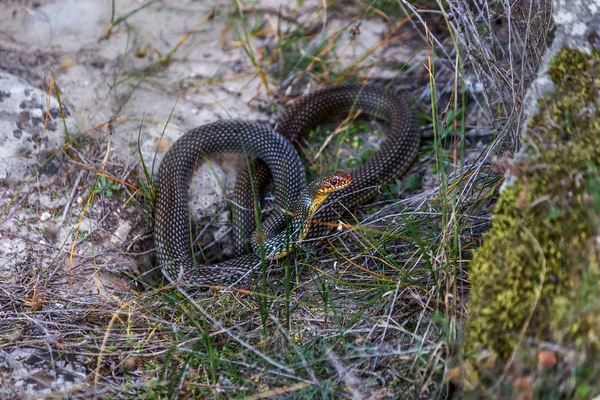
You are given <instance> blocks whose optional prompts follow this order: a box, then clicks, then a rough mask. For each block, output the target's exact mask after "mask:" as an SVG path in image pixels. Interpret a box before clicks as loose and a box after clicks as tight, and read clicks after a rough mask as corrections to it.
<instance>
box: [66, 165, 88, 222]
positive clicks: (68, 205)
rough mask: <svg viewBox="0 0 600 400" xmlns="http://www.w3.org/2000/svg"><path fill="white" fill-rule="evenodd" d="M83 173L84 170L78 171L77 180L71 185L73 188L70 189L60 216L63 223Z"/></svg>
mask: <svg viewBox="0 0 600 400" xmlns="http://www.w3.org/2000/svg"><path fill="white" fill-rule="evenodd" d="M84 172H85V170H81V171H79V174H77V178H76V179H75V184H74V185H73V188H72V189H71V194H70V195H69V198H68V199H67V204H65V208H64V209H63V213H62V215H61V220H62V221H64V220H65V218H66V217H67V213H68V212H69V209H70V208H71V204H72V203H73V199H74V198H75V192H77V187H78V186H79V182H81V178H82V177H83V173H84Z"/></svg>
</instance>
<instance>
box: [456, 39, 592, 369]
mask: <svg viewBox="0 0 600 400" xmlns="http://www.w3.org/2000/svg"><path fill="white" fill-rule="evenodd" d="M548 74H549V76H550V77H551V79H552V80H553V82H554V84H555V86H556V90H555V92H554V93H552V94H551V95H548V96H547V97H546V98H545V99H543V100H541V101H539V103H538V107H539V112H538V114H537V115H535V116H534V117H532V118H531V119H530V122H529V125H528V135H527V138H526V139H525V141H524V145H525V146H526V147H525V149H526V150H525V157H522V158H520V159H519V161H516V162H515V164H514V165H513V168H512V170H511V172H512V174H513V175H514V178H515V180H514V184H513V185H512V186H511V187H509V188H507V189H506V190H504V191H503V192H502V194H501V195H500V199H499V201H498V204H497V206H496V210H495V214H494V217H493V225H492V229H491V230H490V232H488V234H487V235H486V236H485V239H484V244H483V246H482V247H481V248H480V249H479V250H478V251H477V252H476V253H475V255H474V258H473V261H472V263H471V269H470V278H471V282H472V300H471V303H470V306H469V319H468V321H467V324H466V332H465V341H464V343H463V355H464V357H465V358H466V359H472V360H475V359H477V355H478V354H481V351H483V350H486V351H490V350H491V351H492V352H493V353H495V354H496V355H497V356H499V357H500V358H501V359H507V358H508V357H510V356H511V355H512V354H513V352H515V350H516V349H517V348H519V346H521V347H523V346H525V345H526V342H527V343H536V342H538V340H539V341H551V342H557V343H560V344H562V345H566V346H567V347H568V348H571V349H575V350H576V351H591V352H593V353H595V352H599V351H600V341H599V340H598V337H597V336H596V335H597V334H596V332H600V305H598V304H597V303H598V302H597V298H598V297H597V296H598V294H599V293H600V288H599V286H598V285H599V283H598V282H600V279H599V278H600V274H599V273H598V257H597V248H598V243H597V238H598V237H599V236H598V235H599V233H600V232H599V231H600V229H599V228H600V224H599V215H598V211H599V210H600V185H599V184H600V174H599V170H600V122H599V121H600V111H599V107H598V99H599V89H598V88H599V87H600V82H599V80H598V78H597V77H599V76H600V57H599V55H598V54H597V53H594V54H592V55H591V56H588V55H585V54H582V53H579V52H577V51H573V50H569V49H567V48H563V49H562V50H561V51H560V52H559V53H558V54H557V55H556V56H555V57H554V58H553V61H552V63H551V65H550V66H549V71H548ZM524 329H525V331H524V332H525V337H526V338H527V339H528V340H527V341H522V340H521V334H522V332H523V330H524ZM531 339H533V340H531ZM536 339H537V340H536ZM530 361H531V363H532V364H533V366H535V364H534V363H536V362H537V361H536V360H530Z"/></svg>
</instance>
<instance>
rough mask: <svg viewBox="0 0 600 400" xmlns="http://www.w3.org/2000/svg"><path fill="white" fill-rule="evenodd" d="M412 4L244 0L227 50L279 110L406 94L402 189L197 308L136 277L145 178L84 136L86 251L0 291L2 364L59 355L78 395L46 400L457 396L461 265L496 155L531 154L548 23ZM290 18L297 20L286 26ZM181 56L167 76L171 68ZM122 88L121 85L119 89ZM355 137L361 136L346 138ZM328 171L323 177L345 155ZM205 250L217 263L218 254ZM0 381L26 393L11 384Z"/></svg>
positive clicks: (11, 211)
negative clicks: (360, 83) (332, 92)
mask: <svg viewBox="0 0 600 400" xmlns="http://www.w3.org/2000/svg"><path fill="white" fill-rule="evenodd" d="M149 3H153V2H149ZM417 3H418V4H414V5H411V4H410V3H409V2H405V1H400V0H398V1H374V2H371V3H370V4H366V3H363V2H362V1H355V2H353V3H351V4H344V5H342V4H332V5H331V7H330V9H329V10H328V11H327V12H325V11H324V10H323V9H322V8H321V7H320V6H319V7H316V8H315V9H312V10H310V11H307V12H303V13H292V12H291V11H280V10H270V9H259V8H256V9H252V8H246V7H242V6H241V4H240V3H236V4H234V5H231V10H232V15H231V17H230V18H229V19H228V22H227V24H228V27H229V32H230V33H231V34H233V35H234V37H235V38H236V39H237V40H236V41H235V42H234V45H238V46H240V47H242V48H243V50H244V53H245V54H246V56H247V57H248V59H250V60H251V64H252V65H253V67H254V68H255V73H256V74H257V76H259V78H260V80H261V82H262V84H263V85H264V88H265V89H266V90H268V91H270V93H274V92H275V89H274V87H276V85H277V84H281V89H282V91H281V92H280V93H279V96H280V98H281V101H283V100H284V99H285V98H287V95H289V94H290V93H291V94H293V93H298V92H301V91H302V90H303V89H304V88H305V87H306V85H307V84H310V85H313V86H316V85H322V84H334V83H338V82H342V81H348V80H367V79H371V80H377V81H380V82H384V83H386V84H391V86H392V87H393V88H394V89H398V88H401V89H402V90H403V93H404V94H405V96H406V97H407V98H408V99H410V100H411V101H412V102H413V103H414V107H415V109H416V110H417V113H418V114H419V119H420V122H421V125H422V128H423V132H424V136H425V138H426V139H425V140H424V142H423V145H422V148H421V151H420V155H419V160H418V161H417V163H416V164H415V166H413V168H412V169H411V171H409V173H408V174H407V178H404V179H403V180H402V182H399V183H398V184H396V185H393V186H392V187H390V188H385V190H384V191H383V194H382V195H381V196H380V197H379V198H378V199H377V200H376V201H375V202H374V203H371V204H369V205H366V206H364V207H362V208H360V209H359V210H355V214H354V215H353V216H352V217H351V218H349V219H348V222H349V226H350V229H344V230H343V231H342V232H341V233H338V234H336V235H333V236H332V237H330V238H328V239H327V242H325V243H320V244H318V245H317V247H316V248H314V247H310V246H307V247H306V248H305V249H302V250H301V251H299V252H297V253H296V256H295V257H294V258H293V259H288V260H286V261H283V262H282V263H281V264H280V265H279V267H280V268H279V269H277V268H275V269H274V270H273V271H272V272H271V273H270V274H269V275H268V276H266V279H265V280H263V279H257V281H256V282H255V283H254V284H253V285H251V286H250V287H248V288H244V289H231V288H230V289H226V290H212V291H210V292H207V293H204V294H202V295H201V296H200V297H199V298H195V299H191V298H186V297H184V296H182V295H181V294H180V293H179V292H177V291H176V290H173V288H170V287H168V286H160V285H156V286H155V287H153V288H149V289H148V284H147V283H146V284H144V285H142V284H141V283H139V282H138V277H136V276H135V275H136V273H137V271H136V270H137V268H135V267H133V264H134V263H135V262H138V263H142V264H145V265H144V267H145V269H146V270H147V269H148V265H149V263H150V257H149V251H151V247H152V244H151V241H150V239H149V237H148V230H149V229H150V227H151V223H150V219H151V213H150V210H151V207H150V205H151V202H152V192H151V190H150V185H149V180H150V178H151V175H150V174H146V175H145V174H144V172H143V171H140V170H138V169H134V168H133V166H129V165H119V164H111V163H110V162H107V161H106V159H105V157H104V154H105V152H106V151H107V143H106V142H105V141H102V140H99V141H97V140H96V139H93V138H90V136H89V135H84V136H82V138H85V140H84V141H78V139H77V138H73V139H72V141H71V143H70V145H69V146H68V148H67V149H65V153H66V154H67V155H68V157H69V160H70V161H71V163H70V165H71V166H72V167H71V168H70V169H69V171H68V175H67V176H68V177H69V178H68V182H69V183H70V184H71V187H70V188H69V189H68V190H67V192H68V193H69V194H72V195H73V196H74V197H75V196H78V195H82V194H87V197H86V196H84V199H83V200H84V201H83V202H81V203H77V201H75V200H74V201H73V202H72V203H70V204H71V206H70V207H69V209H65V210H64V214H63V215H64V216H66V217H68V218H69V221H70V222H73V223H76V225H77V227H76V228H75V231H74V233H73V234H74V235H75V239H74V240H70V241H66V242H64V243H63V244H52V245H35V246H33V247H32V248H33V249H35V252H36V253H34V254H36V255H35V256H32V257H31V259H30V260H28V261H27V263H26V264H23V265H22V267H21V269H19V270H15V271H14V275H13V276H10V277H3V278H2V280H3V282H4V284H3V285H2V287H1V288H0V304H2V306H1V308H0V330H1V331H2V332H6V333H5V334H3V336H2V337H0V355H3V356H4V358H5V359H9V358H10V357H8V356H7V354H8V353H10V352H11V351H13V350H14V349H16V348H21V349H34V350H35V352H37V353H39V354H42V355H45V357H49V358H50V359H51V360H52V361H51V362H50V363H46V364H45V367H44V368H45V369H46V370H45V374H46V376H50V377H54V379H57V378H58V376H59V375H61V374H62V375H63V376H66V375H68V374H71V375H73V376H75V377H76V378H74V379H73V380H75V381H76V382H77V383H76V384H75V385H74V386H72V387H70V389H68V390H67V391H66V392H65V391H61V392H60V393H54V394H53V395H56V396H65V395H66V396H69V397H72V398H78V397H81V398H90V397H93V396H96V397H97V398H111V397H113V398H114V397H118V398H179V397H192V398H204V397H213V398H230V397H235V398H267V397H269V396H271V397H272V398H283V397H285V398H352V399H359V398H383V397H391V398H400V397H403V398H451V397H453V396H454V395H455V394H456V393H457V389H456V388H455V387H454V386H453V385H452V384H451V383H448V382H447V380H446V379H445V378H446V377H447V375H448V374H449V371H450V370H451V368H452V367H453V363H454V359H455V356H456V354H457V346H458V344H459V342H460V335H461V334H460V326H461V324H462V322H463V321H464V318H465V303H466V302H467V301H468V293H469V283H468V276H467V272H466V271H467V265H468V260H469V258H470V253H471V251H472V250H473V249H474V248H476V247H477V245H478V243H479V240H480V237H481V234H482V233H483V232H484V231H485V230H486V229H487V228H488V226H489V215H490V209H491V205H493V199H494V195H495V192H496V189H497V188H498V186H499V184H500V183H501V178H500V175H499V174H498V173H499V172H502V171H501V169H502V157H500V159H499V161H498V160H497V157H498V156H500V155H501V154H502V152H504V151H508V152H509V153H512V152H513V151H514V150H515V149H516V148H517V147H518V132H519V130H520V126H521V123H522V109H521V107H520V105H521V102H522V99H523V97H524V93H525V91H526V90H527V87H528V84H529V82H531V79H532V77H533V74H534V72H535V71H536V70H537V66H538V65H539V62H540V56H541V54H542V52H543V49H544V46H545V41H544V40H543V39H541V38H545V37H546V36H547V30H548V25H547V21H548V15H547V10H546V9H545V8H540V9H537V8H536V5H535V4H536V3H535V2H531V3H528V2H517V5H515V4H513V3H509V2H507V1H501V2H497V3H494V4H495V5H494V6H492V5H491V4H488V2H481V1H466V0H465V1H460V0H448V1H447V2H445V3H444V6H445V9H443V10H442V9H440V8H438V5H437V4H435V3H433V2H417ZM509 4H511V5H510V6H509ZM152 6H153V4H148V7H152ZM140 12H141V11H140ZM267 15H268V16H269V18H266V17H265V16H267ZM509 16H510V18H509ZM113 19H114V20H115V21H119V22H121V23H122V22H125V20H121V19H119V18H113ZM125 19H126V18H125ZM382 19H383V21H384V23H385V29H384V34H383V35H382V37H381V40H379V41H378V42H377V43H376V44H375V45H374V46H372V47H369V48H366V49H364V48H360V46H358V45H357V43H358V41H359V39H360V30H361V29H364V27H365V26H367V25H368V24H370V23H373V20H376V21H377V23H378V24H381V23H382V22H381V21H382ZM284 20H285V21H291V22H292V24H291V25H289V27H288V28H287V29H285V30H283V29H280V24H281V23H282V22H281V21H284ZM262 21H270V23H269V22H264V23H263V22H262ZM325 22H327V25H325ZM286 26H288V25H286ZM332 26H337V28H335V29H334V28H330V29H326V28H329V27H332ZM111 28H112V26H111ZM110 32H111V30H110V29H109V30H108V31H107V35H108V34H109V33H110ZM356 35H358V36H356ZM187 37H189V32H188V33H186V36H184V37H182V41H185V40H186V38H187ZM349 38H350V39H349ZM353 38H354V39H353ZM400 43H402V45H403V46H406V47H408V48H409V49H410V50H409V51H407V52H406V53H405V54H408V57H404V58H403V57H401V56H400V52H399V50H398V48H399V45H400ZM525 49H527V50H525ZM176 52H177V49H173V52H170V53H169V57H168V60H167V62H166V63H164V64H165V65H163V66H162V67H163V68H164V67H165V66H166V65H167V64H168V63H170V62H177V60H175V59H174V58H173V55H174V54H176ZM348 55H351V57H349V59H344V57H345V56H348ZM161 59H162V58H161ZM417 60H418V61H417ZM407 61H408V62H407ZM151 67H152V68H151ZM155 67H156V66H155V65H151V66H150V67H148V68H147V69H144V70H143V74H137V75H136V76H140V77H141V78H139V79H140V81H139V82H142V81H143V80H148V79H149V80H151V81H152V80H153V79H156V81H158V80H159V78H157V77H155V76H154V75H153V74H154V73H155V72H156V69H155ZM167 68H168V66H167ZM390 71H391V74H390ZM138 72H139V71H138ZM117 74H118V75H117V76H115V81H114V82H113V84H115V85H116V84H118V83H119V82H121V79H125V78H126V77H125V74H124V73H123V72H122V70H119V71H118V73H117ZM131 76H132V75H129V76H127V79H131ZM273 77H275V78H273ZM156 81H153V82H156ZM190 86H191V87H192V88H193V86H194V84H193V82H192V83H191V84H190ZM131 90H132V91H133V90H135V86H134V87H133V88H132V89H131ZM169 90H170V93H171V94H172V93H173V92H174V91H175V90H174V89H173V88H169ZM125 105H126V101H125V103H124V104H123V106H125ZM271 108H272V109H277V103H274V104H273V106H272V107H271ZM109 122H110V123H109ZM111 123H112V121H107V126H110V124H111ZM98 128H99V129H104V127H98ZM356 133H357V132H356V131H353V130H352V129H350V130H349V131H348V133H347V136H348V138H349V139H348V140H350V139H351V138H352V135H353V134H356ZM358 136H359V137H361V140H362V141H361V142H360V143H364V135H363V136H360V134H359V135H358ZM82 140H83V139H82ZM342 145H344V143H343V141H342ZM345 145H346V146H350V147H351V146H352V145H351V143H350V144H348V143H346V144H345ZM318 147H319V146H318V145H317V148H318ZM360 150H361V147H360V146H359V147H358V148H357V149H354V151H355V152H356V153H357V154H358V155H357V158H359V154H360ZM307 151H309V152H310V146H309V148H308V150H307ZM320 162H321V165H319V168H318V169H319V170H320V169H326V168H327V166H328V163H329V162H336V160H335V157H333V159H327V158H322V159H321V161H320ZM494 163H495V164H494ZM493 165H494V168H496V169H495V170H494V171H492V169H493V168H492V166H493ZM146 172H147V171H146ZM100 176H104V177H105V179H104V180H101V179H100ZM106 177H110V178H108V181H107V179H106ZM411 179H412V180H411ZM107 182H108V183H107ZM111 182H115V185H114V186H111V185H112V184H111ZM411 182H412V183H411ZM415 182H416V183H415ZM94 187H96V188H99V189H98V190H96V191H95V192H96V193H94V190H93V188H94ZM110 188H113V189H114V193H112V192H111V195H110V196H109V195H108V190H109V189H110ZM117 188H118V189H117ZM28 190H32V189H30V187H24V188H23V190H21V191H20V192H17V193H15V194H14V196H13V197H11V198H10V201H6V199H5V200H3V203H2V205H4V204H6V208H5V209H4V213H3V217H2V218H3V219H4V220H7V219H9V218H12V217H17V216H18V215H19V214H20V213H23V212H25V211H26V209H27V200H26V197H27V195H28V193H27V191H28ZM123 204H125V205H126V206H125V210H126V211H125V212H126V213H127V214H128V216H129V217H130V218H131V220H133V221H136V226H135V227H134V232H135V234H136V236H135V238H134V239H133V240H131V241H130V242H128V243H126V244H125V245H123V246H122V247H121V251H119V252H118V253H111V252H108V251H106V250H105V249H104V247H103V245H102V241H103V240H107V238H109V235H111V234H112V233H111V232H113V229H112V228H113V227H114V226H116V224H117V221H114V220H112V219H114V215H113V214H112V210H113V209H114V208H116V207H118V206H122V205H123ZM203 227H204V225H203ZM203 227H201V228H200V231H204V230H205V229H204V228H203ZM206 229H212V228H206ZM4 234H7V233H6V232H5V231H3V230H2V226H1V225H0V236H1V235H4ZM84 245H85V247H86V249H87V250H86V251H80V247H82V246H84ZM211 246H212V247H213V250H215V249H216V250H217V251H216V252H215V253H218V250H219V249H220V248H221V246H223V245H222V243H216V244H211ZM80 253H81V255H79V254H80ZM42 255H43V256H42ZM136 260H137V261H136ZM140 260H141V261H140ZM90 266H91V267H90ZM90 270H93V271H101V273H102V274H103V275H104V276H105V277H106V276H108V277H109V279H110V281H111V282H112V285H110V286H103V285H104V283H103V282H105V281H102V282H101V281H100V280H97V282H96V284H92V285H90V284H89V281H90V280H94V279H97V276H98V275H96V274H94V275H93V276H90V275H88V274H89V273H90ZM123 271H127V273H129V274H130V278H132V279H127V278H124V274H123ZM134 271H135V272H134ZM282 276H284V277H285V278H284V279H282ZM82 282H84V283H86V282H87V283H86V284H81V283H82ZM135 285H137V286H135ZM144 286H145V288H146V289H147V290H146V291H142V290H141V289H142V288H143V287H144ZM94 287H97V289H98V292H99V293H100V295H98V293H93V292H92V291H90V288H94ZM83 288H86V289H85V291H82V290H83ZM132 288H137V289H138V290H134V289H132ZM78 374H79V375H78ZM82 377H84V378H82ZM0 379H1V380H3V381H0V382H2V385H3V386H5V387H6V388H7V389H6V390H8V391H10V390H14V393H19V390H20V389H19V388H16V387H14V381H12V380H11V379H10V378H9V376H8V375H6V374H0ZM40 385H41V386H44V385H45V383H43V382H42V383H40ZM258 393H260V395H259V394H258ZM45 396H48V397H50V396H51V395H47V394H46V395H45ZM369 396H370V397H369Z"/></svg>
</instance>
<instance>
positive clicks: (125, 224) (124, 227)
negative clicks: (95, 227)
mask: <svg viewBox="0 0 600 400" xmlns="http://www.w3.org/2000/svg"><path fill="white" fill-rule="evenodd" d="M131 228H132V225H131V222H129V221H121V223H120V224H119V226H118V227H117V229H116V230H115V232H114V233H113V235H112V236H111V238H110V242H111V243H112V244H113V246H117V245H119V244H121V243H123V242H125V240H127V236H129V232H131Z"/></svg>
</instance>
